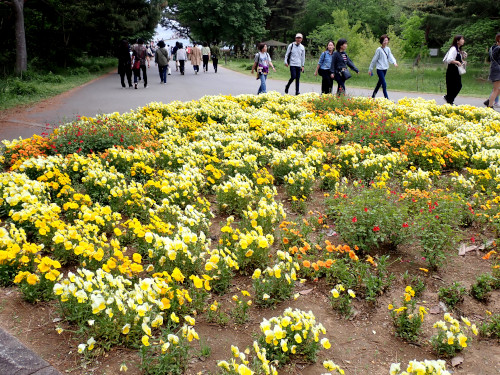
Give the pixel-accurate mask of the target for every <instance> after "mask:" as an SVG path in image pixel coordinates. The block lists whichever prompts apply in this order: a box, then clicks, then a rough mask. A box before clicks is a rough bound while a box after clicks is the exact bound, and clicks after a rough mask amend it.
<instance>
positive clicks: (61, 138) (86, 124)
mask: <svg viewBox="0 0 500 375" xmlns="http://www.w3.org/2000/svg"><path fill="white" fill-rule="evenodd" d="M150 138H151V136H150V134H149V133H147V131H146V130H144V129H141V128H139V127H137V125H136V124H133V123H130V122H126V121H124V122H117V121H114V120H111V119H108V118H103V119H99V120H97V121H96V122H95V123H94V122H93V121H84V120H79V121H76V122H73V123H70V124H67V125H65V126H64V127H60V128H58V129H57V130H56V131H54V133H52V134H51V135H50V140H51V142H52V143H53V146H54V147H53V148H54V152H57V153H60V154H62V155H69V154H73V153H80V154H83V155H87V154H89V153H92V152H94V153H98V152H102V151H104V150H106V149H108V148H111V147H113V146H121V147H124V148H127V147H129V146H137V145H138V144H140V143H141V142H142V141H143V140H146V139H150Z"/></svg>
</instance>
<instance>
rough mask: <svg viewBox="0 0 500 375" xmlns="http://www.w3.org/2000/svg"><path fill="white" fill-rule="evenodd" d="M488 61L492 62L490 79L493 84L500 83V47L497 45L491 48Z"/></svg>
mask: <svg viewBox="0 0 500 375" xmlns="http://www.w3.org/2000/svg"><path fill="white" fill-rule="evenodd" d="M488 60H490V62H491V64H490V75H489V77H488V79H489V80H490V81H491V82H496V81H500V46H498V45H496V44H495V45H493V46H492V47H491V48H490V52H489V59H488Z"/></svg>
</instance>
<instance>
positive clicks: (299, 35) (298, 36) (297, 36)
mask: <svg viewBox="0 0 500 375" xmlns="http://www.w3.org/2000/svg"><path fill="white" fill-rule="evenodd" d="M295 37H296V38H303V36H302V34H301V33H298V34H296V35H295Z"/></svg>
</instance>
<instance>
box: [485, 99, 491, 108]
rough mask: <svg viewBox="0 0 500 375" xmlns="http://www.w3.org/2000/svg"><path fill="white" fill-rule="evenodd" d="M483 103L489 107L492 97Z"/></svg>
mask: <svg viewBox="0 0 500 375" xmlns="http://www.w3.org/2000/svg"><path fill="white" fill-rule="evenodd" d="M483 104H484V105H485V106H486V107H489V106H490V99H486V100H485V101H484V102H483Z"/></svg>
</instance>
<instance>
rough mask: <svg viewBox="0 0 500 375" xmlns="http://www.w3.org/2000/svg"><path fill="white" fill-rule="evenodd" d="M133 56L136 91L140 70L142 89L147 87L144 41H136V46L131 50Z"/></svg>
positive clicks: (146, 55)
mask: <svg viewBox="0 0 500 375" xmlns="http://www.w3.org/2000/svg"><path fill="white" fill-rule="evenodd" d="M132 55H133V56H134V88H135V89H137V81H138V80H139V76H140V74H141V73H140V72H141V70H142V78H143V79H144V88H145V89H146V88H147V87H148V73H147V71H146V59H147V57H148V54H147V52H146V47H145V46H144V39H142V38H139V39H137V44H136V45H134V47H133V49H132Z"/></svg>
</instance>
